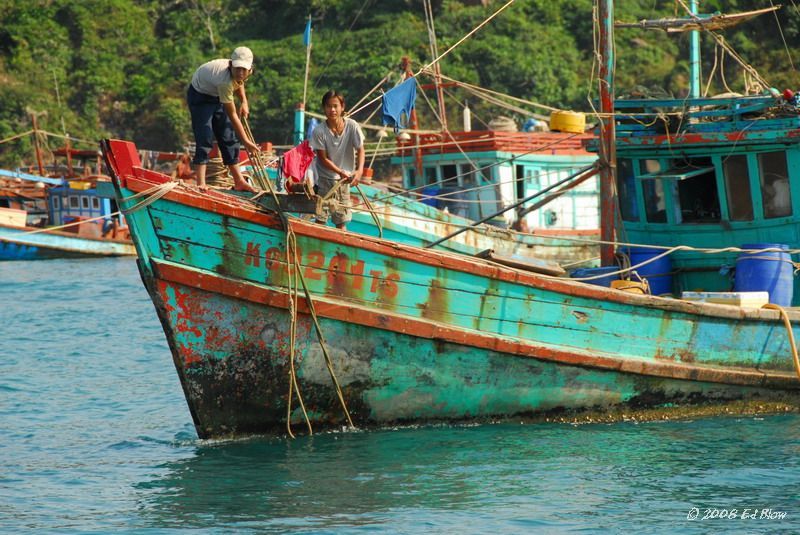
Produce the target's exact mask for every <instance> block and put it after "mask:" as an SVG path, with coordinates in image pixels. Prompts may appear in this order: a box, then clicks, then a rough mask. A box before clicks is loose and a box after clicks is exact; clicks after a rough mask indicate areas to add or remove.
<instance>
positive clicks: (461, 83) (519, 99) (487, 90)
mask: <svg viewBox="0 0 800 535" xmlns="http://www.w3.org/2000/svg"><path fill="white" fill-rule="evenodd" d="M426 74H428V73H426ZM441 77H442V78H444V79H445V80H447V81H449V82H453V83H456V84H458V85H460V86H463V87H465V88H466V87H469V88H472V89H475V90H478V91H482V92H484V93H490V94H493V95H496V96H498V97H503V98H507V99H509V100H513V101H515V102H519V103H520V104H527V105H529V106H533V107H535V108H542V109H543V110H547V111H559V109H558V108H553V107H552V106H547V105H546V104H540V103H538V102H533V101H532V100H526V99H524V98H519V97H515V96H513V95H507V94H505V93H500V92H499V91H494V90H492V89H487V88H485V87H480V86H477V85H474V84H470V83H468V82H462V81H461V80H456V79H455V78H450V77H449V76H446V75H444V74H442V75H441Z"/></svg>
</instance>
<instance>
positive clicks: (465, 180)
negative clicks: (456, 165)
mask: <svg viewBox="0 0 800 535" xmlns="http://www.w3.org/2000/svg"><path fill="white" fill-rule="evenodd" d="M461 181H462V182H461V183H462V184H463V185H464V186H475V185H476V184H477V182H476V176H475V167H474V166H473V165H471V164H462V165H461Z"/></svg>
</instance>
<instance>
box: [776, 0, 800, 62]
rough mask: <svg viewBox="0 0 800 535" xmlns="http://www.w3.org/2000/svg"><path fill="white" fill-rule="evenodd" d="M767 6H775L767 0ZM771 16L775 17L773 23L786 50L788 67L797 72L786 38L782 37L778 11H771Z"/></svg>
mask: <svg viewBox="0 0 800 535" xmlns="http://www.w3.org/2000/svg"><path fill="white" fill-rule="evenodd" d="M769 5H771V6H772V7H775V4H773V3H772V0H769ZM772 15H773V16H774V17H775V23H776V24H777V25H778V32H780V34H781V41H783V48H784V49H786V55H787V56H788V57H789V65H791V66H792V70H793V71H797V69H796V68H795V66H794V61H792V53H791V52H789V45H788V44H786V37H784V36H783V28H782V27H781V21H780V19H779V18H778V11H777V10H776V11H773V12H772Z"/></svg>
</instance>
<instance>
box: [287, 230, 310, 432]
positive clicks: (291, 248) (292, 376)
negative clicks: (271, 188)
mask: <svg viewBox="0 0 800 535" xmlns="http://www.w3.org/2000/svg"><path fill="white" fill-rule="evenodd" d="M286 272H287V273H288V279H289V280H288V287H289V313H290V315H291V318H292V319H291V328H290V329H291V330H290V332H289V395H288V397H287V400H286V431H287V432H288V433H289V436H290V437H292V438H294V433H292V393H293V392H296V393H297V401H298V402H299V403H300V408H301V409H302V411H303V418H304V419H305V422H306V426H307V427H308V434H309V435H313V434H314V430H313V429H312V428H311V420H310V419H309V418H308V412H307V411H306V406H305V403H304V402H303V396H302V394H301V393H300V385H299V384H298V382H297V373H296V371H295V366H294V359H295V344H296V340H297V301H298V294H299V287H298V285H297V276H298V275H299V274H300V265H299V262H298V258H297V236H295V233H294V230H293V229H292V228H289V229H288V230H287V232H286Z"/></svg>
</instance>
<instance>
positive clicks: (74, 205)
mask: <svg viewBox="0 0 800 535" xmlns="http://www.w3.org/2000/svg"><path fill="white" fill-rule="evenodd" d="M78 206H79V204H78V198H77V197H76V196H75V195H70V196H69V207H70V208H78Z"/></svg>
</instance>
